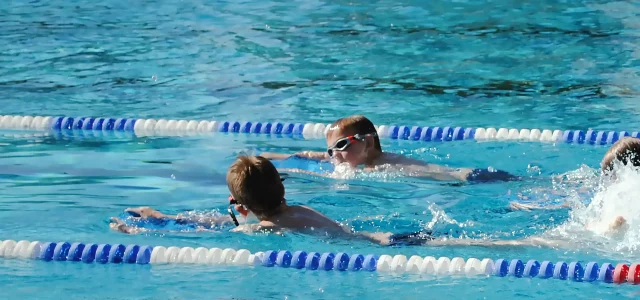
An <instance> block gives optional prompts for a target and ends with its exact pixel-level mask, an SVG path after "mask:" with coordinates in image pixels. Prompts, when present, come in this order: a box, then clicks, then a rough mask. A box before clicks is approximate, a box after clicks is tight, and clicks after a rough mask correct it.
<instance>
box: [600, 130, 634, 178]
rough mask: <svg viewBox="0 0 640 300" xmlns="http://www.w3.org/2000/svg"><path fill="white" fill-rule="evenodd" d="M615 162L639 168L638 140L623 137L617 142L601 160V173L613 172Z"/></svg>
mask: <svg viewBox="0 0 640 300" xmlns="http://www.w3.org/2000/svg"><path fill="white" fill-rule="evenodd" d="M615 161H619V162H621V163H623V164H625V165H628V164H632V165H633V166H636V167H640V139H637V138H633V137H623V138H621V139H620V140H619V141H617V142H616V143H615V144H613V146H611V148H609V151H607V153H606V154H605V155H604V157H603V158H602V162H601V163H600V167H601V168H602V171H603V172H610V171H612V170H613V165H614V162H615Z"/></svg>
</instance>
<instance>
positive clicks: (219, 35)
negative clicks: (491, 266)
mask: <svg viewBox="0 0 640 300" xmlns="http://www.w3.org/2000/svg"><path fill="white" fill-rule="evenodd" d="M0 14H1V15H2V16H3V18H0V24H1V25H2V26H0V34H1V35H2V36H3V40H4V41H5V43H2V44H1V45H0V61H1V66H2V68H0V97H1V98H2V99H3V100H2V103H3V106H2V114H3V115H6V114H18V115H69V116H78V115H84V116H86V115H94V116H115V117H136V118H150V117H153V118H166V119H170V118H174V119H209V120H221V119H233V120H251V121H275V120H279V121H287V122H325V123H328V122H332V121H333V120H335V119H336V118H339V117H342V116H346V115H350V114H356V113H358V114H365V115H367V116H368V117H369V118H371V119H372V120H373V121H374V122H375V123H376V124H380V125H382V124H397V125H410V126H411V125H421V126H465V127H472V126H481V127H488V126H492V127H516V128H540V129H587V128H594V129H598V130H627V131H634V130H636V128H638V126H639V125H640V117H639V116H638V112H639V111H638V108H637V105H636V98H637V97H638V93H639V92H638V90H637V86H638V84H637V83H638V82H637V81H638V80H637V75H636V73H637V71H638V70H637V69H638V60H637V57H638V55H637V54H638V53H637V50H636V48H637V46H636V44H637V34H638V29H636V28H637V27H638V25H637V24H636V23H637V22H636V21H635V20H636V18H637V16H638V14H640V9H639V8H638V6H637V5H636V4H633V3H628V2H610V1H583V2H576V1H571V2H569V1H537V2H535V3H520V2H512V1H454V2H439V1H432V2H430V3H423V1H400V2H399V1H377V2H374V3H369V2H347V1H333V2H328V1H327V2H324V1H312V0H305V1H266V2H265V1H228V2H227V1H197V0H192V1H136V2H133V3H126V4H125V2H122V1H113V0H107V1H103V2H100V3H97V2H95V3H94V2H89V1H82V0H79V1H59V0H54V1H48V2H41V1H10V2H8V3H4V5H2V6H1V7H0ZM3 133H6V134H7V135H5V136H1V137H0V145H1V146H2V147H0V158H1V159H2V160H1V161H2V166H3V167H2V168H0V178H2V180H0V185H1V186H2V189H3V194H2V196H0V218H1V219H2V220H3V224H2V226H0V237H1V239H3V240H4V239H14V240H22V239H26V240H40V241H62V240H64V241H82V242H96V243H104V242H110V243H122V244H128V243H136V244H149V245H164V246H190V247H200V246H203V247H207V248H213V247H217V248H227V247H229V248H234V249H241V248H245V249H248V250H250V251H252V252H257V251H265V250H270V249H274V250H279V249H287V250H306V251H316V252H327V251H331V252H334V253H336V252H347V253H363V254H369V253H372V254H390V255H395V254H403V255H406V256H407V257H409V256H411V255H413V254H417V255H420V256H427V255H429V256H435V257H439V256H448V257H454V256H461V257H464V258H469V257H476V258H484V257H489V258H492V259H496V258H508V259H511V258H519V259H521V260H524V261H526V260H528V259H537V260H539V261H542V260H551V261H560V260H564V261H574V260H580V261H583V262H588V261H592V260H593V261H598V262H613V263H615V262H637V261H638V260H639V258H640V254H639V253H638V252H637V247H638V245H640V220H638V218H637V217H636V216H637V215H640V212H638V211H637V210H636V209H635V208H634V207H633V205H634V202H633V199H634V197H636V196H639V195H636V193H637V192H634V189H633V187H634V186H633V183H634V181H637V180H639V179H640V178H639V177H638V175H637V174H633V173H629V175H628V176H627V177H625V178H626V181H624V182H623V183H621V184H620V185H618V186H616V187H615V188H612V189H610V190H609V191H600V190H597V189H596V188H593V186H596V185H597V184H596V182H595V180H594V179H593V178H592V177H593V174H597V168H598V164H599V161H600V159H601V157H602V155H603V154H604V153H605V151H606V149H607V148H606V147H604V146H591V145H566V144H542V143H515V142H509V143H506V142H484V143H481V142H475V141H460V142H451V143H425V142H413V141H392V140H383V141H382V142H383V148H384V149H385V150H387V151H391V152H395V153H403V154H405V155H408V156H411V157H414V158H419V159H423V160H426V161H428V162H433V163H439V164H447V165H449V166H453V167H489V166H491V167H495V168H498V169H503V170H506V171H508V172H511V173H514V174H517V175H520V176H524V177H525V180H523V181H520V182H509V183H496V184H476V185H463V186H451V185H446V184H442V183H439V182H432V181H427V180H421V179H416V178H406V177H401V176H397V175H395V174H386V173H376V174H373V175H362V174H358V175H356V176H351V177H346V178H345V177H344V176H343V177H338V178H324V177H316V176H309V175H301V174H290V175H291V177H290V178H289V179H287V180H286V181H285V187H286V189H287V199H288V200H289V201H290V203H293V204H303V205H309V206H312V207H313V208H315V209H317V210H319V211H321V212H323V213H325V214H326V215H328V216H329V217H331V218H333V219H335V220H338V221H340V222H342V223H343V224H346V225H348V226H351V227H353V228H354V229H355V230H366V231H385V232H387V231H389V232H395V233H404V232H411V231H416V230H419V229H422V228H428V229H432V230H437V231H440V232H450V233H452V234H454V235H455V236H456V237H465V238H472V239H492V240H504V239H507V240H519V239H523V238H526V237H530V236H540V235H542V236H545V237H550V238H558V239H563V240H566V241H571V242H574V243H575V244H577V245H574V246H575V247H572V248H557V249H550V248H544V247H533V246H523V247H515V246H514V247H506V246H501V247H477V246H474V247H470V246H438V247H429V246H420V247H383V246H375V245H372V244H369V243H366V242H363V241H347V240H331V239H326V238H321V237H313V236H305V235H298V234H285V235H284V236H275V235H260V234H258V235H243V234H237V233H230V232H228V231H227V229H228V228H223V229H221V230H218V231H215V232H207V233H197V234H196V233H186V232H184V233H147V234H141V235H125V234H122V233H118V232H115V231H112V230H110V229H109V226H108V219H109V218H110V217H112V216H119V215H120V214H121V213H122V212H123V210H124V209H125V208H127V207H135V206H143V205H144V206H152V207H155V208H157V209H159V210H160V211H163V212H168V213H178V212H183V211H194V210H195V211H196V212H198V213H215V212H220V213H224V212H225V209H226V207H225V202H226V199H227V196H228V191H227V187H226V183H225V180H224V176H225V172H226V168H227V167H228V165H229V164H230V163H231V162H233V160H234V158H235V157H236V156H237V155H238V154H240V153H259V152H263V151H270V152H294V151H299V150H306V149H313V150H320V151H321V150H322V149H324V147H325V145H324V141H321V140H293V139H288V138H277V137H270V136H264V135H247V134H211V135H205V136H195V137H126V136H125V137H115V136H106V137H84V138H81V137H78V136H75V137H68V136H62V135H50V136H47V137H39V136H29V135H26V136H25V135H22V136H13V135H12V133H10V132H3ZM570 171H574V172H575V173H577V174H578V175H580V176H582V177H585V179H583V180H582V181H576V180H574V181H573V182H570V183H558V181H557V180H554V179H553V177H554V176H557V175H560V174H564V173H566V172H570ZM581 186H583V187H589V188H590V189H591V190H590V191H588V192H587V193H582V194H579V195H576V191H577V188H578V187H581ZM552 192H553V193H552ZM554 193H556V194H557V193H562V194H566V195H568V196H566V197H564V196H558V195H553V194H554ZM636 198H637V197H636ZM563 199H568V200H571V201H575V202H579V203H590V202H595V203H597V204H602V203H605V204H607V205H608V206H609V207H612V208H611V209H608V210H607V211H606V212H604V213H602V214H599V213H597V212H596V213H594V212H593V207H591V208H582V207H579V208H576V209H574V210H567V209H563V210H554V211H549V210H545V211H530V212H529V211H512V210H510V209H508V207H509V203H510V202H512V201H518V202H526V203H532V202H533V203H542V204H549V203H560V202H562V201H563ZM616 214H621V215H624V216H625V218H627V219H628V220H629V222H630V225H631V228H630V233H629V234H628V235H627V236H625V237H624V239H622V240H615V239H610V238H607V237H605V236H603V235H602V234H598V231H597V230H595V231H594V230H587V229H584V228H583V227H584V226H583V225H584V223H588V222H590V221H600V220H601V219H602V220H604V219H607V218H609V217H611V216H614V215H616ZM0 264H2V268H0V284H1V285H2V286H5V287H6V288H7V291H10V293H11V295H12V297H14V298H23V299H58V298H67V299H111V298H117V299H212V298H213V299H336V298H339V299H342V298H354V297H355V298H359V299H360V298H361V299H368V298H371V299H374V298H375V299H378V298H381V299H384V298H390V297H398V298H403V299H405V298H406V299H414V298H425V297H429V296H432V295H437V296H436V297H437V298H447V297H451V298H461V299H466V298H470V299H479V298H486V299H499V298H504V297H515V298H519V297H530V298H539V299H548V298H551V297H572V298H578V299H594V298H598V299H600V298H605V299H608V298H613V297H620V296H622V297H629V298H631V297H637V295H638V294H637V291H636V289H635V288H634V287H633V286H629V285H623V286H615V285H609V284H587V283H574V282H569V281H559V280H541V279H513V278H484V277H480V278H465V277H441V278H428V277H422V276H419V275H410V274H404V275H394V274H383V273H367V272H358V273H348V272H311V271H298V270H292V269H280V268H269V269H267V268H248V267H232V266H176V265H154V266H138V265H96V264H92V265H87V264H79V263H77V264H76V263H45V262H41V261H22V260H4V259H3V260H0Z"/></svg>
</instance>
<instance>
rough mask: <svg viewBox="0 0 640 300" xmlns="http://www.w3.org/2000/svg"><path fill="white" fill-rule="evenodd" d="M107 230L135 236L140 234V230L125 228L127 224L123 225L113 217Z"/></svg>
mask: <svg viewBox="0 0 640 300" xmlns="http://www.w3.org/2000/svg"><path fill="white" fill-rule="evenodd" d="M109 228H111V229H113V230H116V231H119V232H122V233H126V234H136V233H140V232H142V230H141V229H140V228H137V227H131V226H127V224H125V223H124V222H123V221H122V220H120V219H118V218H115V217H114V218H111V222H110V223H109Z"/></svg>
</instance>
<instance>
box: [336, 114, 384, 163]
mask: <svg viewBox="0 0 640 300" xmlns="http://www.w3.org/2000/svg"><path fill="white" fill-rule="evenodd" d="M327 152H328V153H329V155H330V156H331V157H332V158H333V159H334V160H335V161H336V162H337V163H344V162H346V163H349V164H350V165H351V166H352V167H355V166H358V165H361V164H366V163H367V162H369V161H371V160H372V159H373V158H375V157H376V156H377V155H380V153H381V152H382V147H380V138H379V137H378V132H377V131H376V128H375V127H374V126H373V123H372V122H371V121H370V120H369V119H367V118H366V117H364V116H350V117H346V118H342V119H339V120H337V121H335V122H333V124H331V126H330V127H329V130H328V131H327Z"/></svg>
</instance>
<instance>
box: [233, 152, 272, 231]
mask: <svg viewBox="0 0 640 300" xmlns="http://www.w3.org/2000/svg"><path fill="white" fill-rule="evenodd" d="M227 186H228V187H229V191H230V192H231V196H233V198H234V199H235V200H236V201H237V202H238V204H242V205H244V206H245V207H246V208H247V209H248V210H250V211H251V212H252V213H253V214H255V215H256V217H258V219H261V220H262V219H264V218H268V217H270V216H273V215H274V214H276V213H278V209H279V208H280V205H281V204H282V203H283V202H284V185H283V184H282V181H281V180H280V175H279V174H278V170H277V169H276V167H275V166H274V165H273V164H272V163H271V162H270V161H269V160H268V159H266V158H264V157H262V156H244V155H243V156H239V157H238V159H237V160H236V161H235V162H234V163H233V164H232V165H231V166H230V167H229V170H228V171H227Z"/></svg>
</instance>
